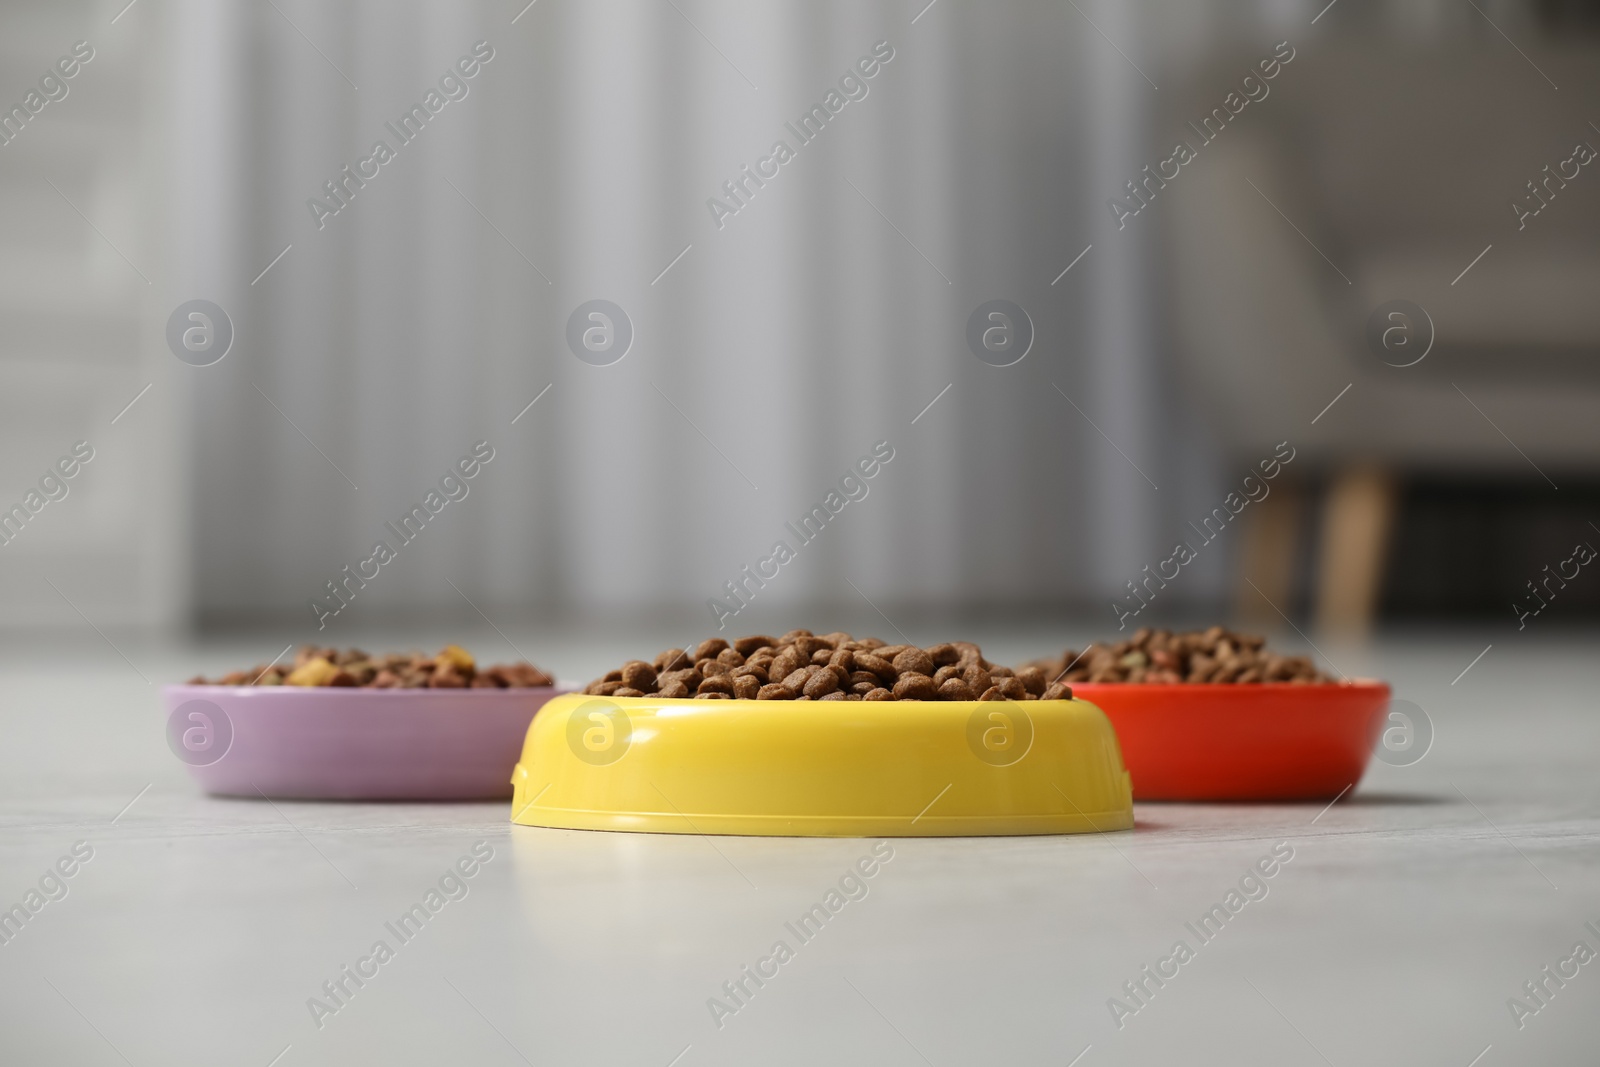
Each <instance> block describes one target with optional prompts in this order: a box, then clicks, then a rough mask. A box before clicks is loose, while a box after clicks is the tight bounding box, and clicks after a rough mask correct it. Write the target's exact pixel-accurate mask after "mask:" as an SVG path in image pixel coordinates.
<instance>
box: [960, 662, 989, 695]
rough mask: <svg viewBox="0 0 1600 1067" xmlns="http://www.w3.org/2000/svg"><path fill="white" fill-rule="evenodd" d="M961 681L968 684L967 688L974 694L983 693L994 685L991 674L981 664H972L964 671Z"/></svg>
mask: <svg viewBox="0 0 1600 1067" xmlns="http://www.w3.org/2000/svg"><path fill="white" fill-rule="evenodd" d="M961 680H962V681H963V682H966V683H967V687H968V688H969V689H971V690H972V691H973V692H974V693H982V692H984V691H985V690H987V689H988V688H989V687H990V686H991V685H993V684H994V679H993V678H991V677H990V675H989V672H988V671H987V670H985V669H984V668H983V665H982V664H980V663H974V664H971V665H970V666H968V667H967V668H966V670H964V671H962V672H961Z"/></svg>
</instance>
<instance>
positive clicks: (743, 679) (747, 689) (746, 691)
mask: <svg viewBox="0 0 1600 1067" xmlns="http://www.w3.org/2000/svg"><path fill="white" fill-rule="evenodd" d="M760 692H761V683H760V682H758V681H757V680H756V679H755V678H753V677H752V676H750V675H748V674H741V675H736V676H735V677H734V679H733V695H734V696H736V697H738V698H739V699H740V700H754V699H755V698H756V696H757V694H759V693H760Z"/></svg>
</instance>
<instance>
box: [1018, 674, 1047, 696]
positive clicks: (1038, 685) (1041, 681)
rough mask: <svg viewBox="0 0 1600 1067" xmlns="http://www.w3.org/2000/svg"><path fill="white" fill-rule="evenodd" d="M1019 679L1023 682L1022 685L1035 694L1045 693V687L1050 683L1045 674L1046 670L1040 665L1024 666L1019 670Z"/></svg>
mask: <svg viewBox="0 0 1600 1067" xmlns="http://www.w3.org/2000/svg"><path fill="white" fill-rule="evenodd" d="M1017 681H1019V682H1021V683H1022V687H1023V688H1024V689H1026V690H1027V691H1028V692H1030V693H1032V694H1033V695H1034V696H1038V695H1039V694H1041V693H1043V692H1044V687H1045V686H1046V685H1049V684H1050V683H1049V680H1048V679H1046V678H1045V676H1044V671H1042V670H1040V669H1039V668H1038V667H1024V668H1022V670H1020V671H1018V672H1017Z"/></svg>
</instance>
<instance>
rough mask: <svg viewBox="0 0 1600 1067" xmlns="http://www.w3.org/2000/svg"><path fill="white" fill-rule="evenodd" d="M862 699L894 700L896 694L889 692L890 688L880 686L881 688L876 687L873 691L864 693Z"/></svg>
mask: <svg viewBox="0 0 1600 1067" xmlns="http://www.w3.org/2000/svg"><path fill="white" fill-rule="evenodd" d="M861 699H862V700H893V699H894V694H893V693H891V692H889V690H887V689H884V688H882V687H881V686H880V687H879V688H877V689H874V690H872V691H871V692H868V693H863V694H862V696H861Z"/></svg>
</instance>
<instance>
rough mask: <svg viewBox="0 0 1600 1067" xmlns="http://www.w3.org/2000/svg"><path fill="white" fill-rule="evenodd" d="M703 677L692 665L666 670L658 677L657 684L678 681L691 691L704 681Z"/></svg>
mask: <svg viewBox="0 0 1600 1067" xmlns="http://www.w3.org/2000/svg"><path fill="white" fill-rule="evenodd" d="M705 677H706V676H705V675H703V674H701V673H700V672H699V671H697V670H695V669H694V668H693V667H689V668H687V669H686V670H681V671H668V672H667V673H666V674H663V675H662V676H661V677H660V679H659V684H661V685H666V684H667V683H668V682H678V683H680V684H682V685H683V686H685V687H686V688H688V689H689V690H691V691H692V690H695V689H698V688H699V687H700V683H701V682H703V681H705Z"/></svg>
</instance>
